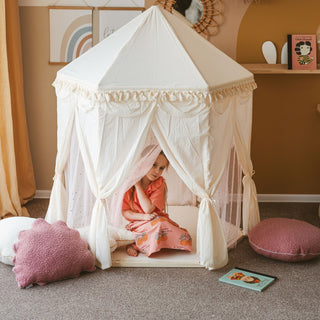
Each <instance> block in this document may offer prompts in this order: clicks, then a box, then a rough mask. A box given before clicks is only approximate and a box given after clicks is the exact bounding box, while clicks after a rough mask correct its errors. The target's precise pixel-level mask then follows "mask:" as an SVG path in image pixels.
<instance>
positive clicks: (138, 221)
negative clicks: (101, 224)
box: [122, 151, 192, 257]
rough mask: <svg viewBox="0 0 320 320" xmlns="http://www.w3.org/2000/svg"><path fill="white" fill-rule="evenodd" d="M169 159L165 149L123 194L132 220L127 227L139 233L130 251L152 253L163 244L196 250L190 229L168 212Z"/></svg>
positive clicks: (126, 213)
mask: <svg viewBox="0 0 320 320" xmlns="http://www.w3.org/2000/svg"><path fill="white" fill-rule="evenodd" d="M168 165H169V162H168V160H167V158H166V156H165V155H164V153H163V151H161V153H160V154H159V156H158V158H157V159H156V161H155V163H154V164H153V166H152V168H151V169H150V170H149V171H148V172H147V174H146V175H145V176H144V177H143V178H142V179H141V180H140V181H138V182H137V183H136V184H135V185H134V186H133V187H132V188H131V189H129V190H128V191H127V192H126V193H125V195H124V198H123V204H122V214H123V216H124V217H125V218H126V219H127V220H129V221H130V223H129V224H128V225H127V226H126V228H127V230H129V231H132V232H135V233H137V236H136V242H135V244H133V245H130V246H128V247H127V253H128V255H130V256H134V257H136V256H137V255H138V253H139V252H143V253H145V254H146V255H147V256H150V255H151V254H152V253H154V252H157V251H160V250H161V249H162V248H170V249H178V250H187V251H192V240H191V237H190V235H189V233H188V231H187V230H185V229H182V228H180V227H179V226H178V225H177V224H176V223H175V222H174V221H172V220H170V219H169V216H168V214H167V213H164V212H163V210H164V207H165V192H166V183H165V181H164V179H163V177H162V176H161V175H162V173H163V171H164V169H165V168H167V167H168Z"/></svg>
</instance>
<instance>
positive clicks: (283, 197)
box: [258, 194, 320, 203]
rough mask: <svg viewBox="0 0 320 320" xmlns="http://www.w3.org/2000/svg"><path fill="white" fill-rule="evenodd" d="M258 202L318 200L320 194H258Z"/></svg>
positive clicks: (319, 200) (319, 199)
mask: <svg viewBox="0 0 320 320" xmlns="http://www.w3.org/2000/svg"><path fill="white" fill-rule="evenodd" d="M258 202H319V203H320V194H258Z"/></svg>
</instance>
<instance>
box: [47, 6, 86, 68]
mask: <svg viewBox="0 0 320 320" xmlns="http://www.w3.org/2000/svg"><path fill="white" fill-rule="evenodd" d="M49 15H50V63H51V64H66V63H68V62H71V61H72V60H74V59H75V58H77V57H79V56H80V55H81V54H83V53H84V52H86V51H87V50H88V49H90V48H91V47H92V8H91V7H49Z"/></svg>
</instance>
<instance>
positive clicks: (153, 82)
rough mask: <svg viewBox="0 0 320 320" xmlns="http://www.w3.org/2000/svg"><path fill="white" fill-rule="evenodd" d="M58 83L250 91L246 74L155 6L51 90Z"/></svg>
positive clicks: (74, 65)
mask: <svg viewBox="0 0 320 320" xmlns="http://www.w3.org/2000/svg"><path fill="white" fill-rule="evenodd" d="M59 81H60V82H63V83H64V84H66V83H68V84H72V85H73V86H74V85H76V86H77V87H79V86H80V87H81V88H85V89H86V90H89V91H94V92H107V91H126V90H134V91H141V90H144V91H145V90H151V91H159V90H160V91H161V90H167V91H168V90H169V91H204V92H211V93H212V92H219V91H220V92H221V90H226V89H227V90H230V89H231V90H232V92H231V93H232V94H234V93H235V89H236V90H238V89H240V90H242V89H254V87H255V83H254V80H253V75H252V73H250V72H249V71H248V70H246V69H245V68H243V67H242V66H241V65H239V64H238V63H237V62H235V61H234V60H232V59H231V58H230V57H228V56H227V55H226V54H224V53H223V52H222V51H220V50H219V49H217V48H216V47H215V46H214V45H212V44H211V43H210V42H209V41H207V40H205V39H204V38H203V37H202V36H200V35H199V34H198V33H197V32H196V31H194V30H193V29H192V28H191V24H190V22H189V21H188V20H187V19H186V18H185V17H183V16H182V15H180V14H179V13H177V12H175V11H174V12H173V13H170V12H168V11H166V10H165V9H163V8H162V7H160V6H159V5H158V6H152V7H151V8H149V9H148V10H146V11H145V12H144V13H142V14H141V15H139V16H137V17H136V18H135V19H133V20H131V21H130V22H129V23H128V24H126V25H125V26H123V27H122V28H120V29H119V30H118V31H116V32H115V33H113V34H112V35H110V36H109V37H108V38H106V39H105V40H103V41H101V42H100V43H99V44H97V45H96V46H94V47H93V48H92V49H90V50H89V51H87V52H86V53H84V54H83V55H81V56H80V57H79V58H77V59H76V60H74V61H72V62H71V63H70V64H68V65H67V66H65V67H64V68H62V69H61V70H60V71H59V72H58V74H57V79H56V82H55V85H56V87H57V86H58V83H59ZM229 93H230V92H229ZM228 95H229V94H228Z"/></svg>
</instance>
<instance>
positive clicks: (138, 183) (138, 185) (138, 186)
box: [134, 180, 141, 189]
mask: <svg viewBox="0 0 320 320" xmlns="http://www.w3.org/2000/svg"><path fill="white" fill-rule="evenodd" d="M134 186H135V187H136V189H138V188H141V180H139V181H138V182H137V183H136V184H135V185H134Z"/></svg>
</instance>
